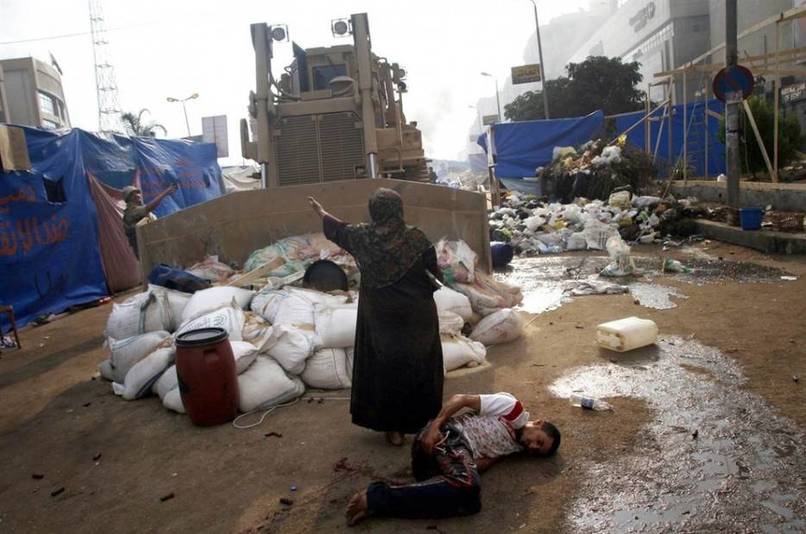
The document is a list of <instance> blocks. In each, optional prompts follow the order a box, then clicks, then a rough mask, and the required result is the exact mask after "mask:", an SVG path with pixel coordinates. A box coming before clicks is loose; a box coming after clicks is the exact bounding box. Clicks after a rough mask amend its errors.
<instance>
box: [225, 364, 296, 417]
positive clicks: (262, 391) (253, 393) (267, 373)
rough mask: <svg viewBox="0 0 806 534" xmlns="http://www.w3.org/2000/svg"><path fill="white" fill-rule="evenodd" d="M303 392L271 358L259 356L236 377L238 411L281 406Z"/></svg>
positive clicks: (293, 379) (294, 378) (294, 380)
mask: <svg viewBox="0 0 806 534" xmlns="http://www.w3.org/2000/svg"><path fill="white" fill-rule="evenodd" d="M304 392H305V386H304V385H303V383H302V381H301V380H300V379H299V378H297V377H293V378H289V377H288V376H287V375H286V374H285V372H284V371H283V368H282V367H280V365H279V364H278V363H277V362H275V361H274V360H273V359H271V358H267V357H266V356H259V357H258V358H257V359H256V360H255V363H253V364H252V365H251V366H250V367H249V369H247V370H246V371H245V372H244V373H243V374H241V375H238V409H240V410H241V411H242V412H251V411H252V410H257V409H258V408H269V407H271V406H274V405H277V404H281V403H283V402H286V401H289V400H291V399H294V398H296V397H299V396H300V395H302V394H303V393H304Z"/></svg>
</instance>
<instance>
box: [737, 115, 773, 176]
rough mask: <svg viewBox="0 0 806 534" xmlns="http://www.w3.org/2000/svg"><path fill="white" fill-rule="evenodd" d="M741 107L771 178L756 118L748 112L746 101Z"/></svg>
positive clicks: (769, 166) (768, 160)
mask: <svg viewBox="0 0 806 534" xmlns="http://www.w3.org/2000/svg"><path fill="white" fill-rule="evenodd" d="M742 105H743V106H744V112H745V113H746V114H747V118H748V119H749V120H750V126H751V127H752V128H753V133H754V134H755V135H756V141H757V142H758V146H759V148H760V149H761V155H762V156H764V163H765V164H766V165H767V172H769V173H770V176H773V169H772V163H770V156H769V154H767V147H765V146H764V141H763V140H762V139H761V134H760V133H759V131H758V126H757V125H756V118H755V117H753V112H752V111H751V110H750V104H748V103H747V100H742Z"/></svg>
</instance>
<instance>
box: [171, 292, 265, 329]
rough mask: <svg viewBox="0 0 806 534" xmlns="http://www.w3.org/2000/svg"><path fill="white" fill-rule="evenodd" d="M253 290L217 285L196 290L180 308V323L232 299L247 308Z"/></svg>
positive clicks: (216, 308)
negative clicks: (183, 306) (182, 307)
mask: <svg viewBox="0 0 806 534" xmlns="http://www.w3.org/2000/svg"><path fill="white" fill-rule="evenodd" d="M254 294H255V292H254V291H250V290H248V289H241V288H240V287H230V286H218V287H211V288H208V289H202V290H201V291H196V292H195V293H194V294H193V296H192V297H190V300H189V301H188V303H187V306H185V309H184V310H182V323H183V324H184V323H187V322H188V321H192V320H193V319H196V318H198V317H201V316H202V315H206V314H208V313H210V312H212V311H215V310H218V309H219V308H223V307H225V306H230V305H231V303H232V301H233V300H235V302H236V303H237V304H238V306H239V307H240V308H241V309H243V310H247V309H249V303H250V302H251V301H252V297H253V296H254Z"/></svg>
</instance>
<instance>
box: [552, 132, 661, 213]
mask: <svg viewBox="0 0 806 534" xmlns="http://www.w3.org/2000/svg"><path fill="white" fill-rule="evenodd" d="M655 174H656V173H655V168H654V165H653V164H652V160H651V158H650V157H649V156H648V155H647V154H645V153H644V152H642V151H640V150H638V149H635V148H633V147H631V146H629V145H627V144H626V138H624V137H623V136H622V138H619V139H618V140H617V141H616V143H615V144H612V145H607V144H606V143H605V141H604V140H603V139H597V140H593V141H588V142H587V143H585V144H584V145H582V146H581V147H579V149H576V148H574V147H554V153H553V158H552V162H551V163H550V164H549V165H547V166H546V167H543V168H541V169H538V172H537V175H538V177H539V178H540V181H541V184H543V194H544V195H550V196H551V197H552V198H558V199H560V200H562V201H563V202H565V203H569V202H571V201H572V200H573V199H574V198H577V197H584V198H589V199H598V200H606V199H607V198H608V197H609V196H610V194H611V193H613V192H614V191H615V190H617V189H618V188H622V187H627V186H629V187H630V188H632V190H633V191H638V190H640V189H641V188H643V187H645V186H646V185H647V184H648V183H649V180H650V178H651V177H652V176H655Z"/></svg>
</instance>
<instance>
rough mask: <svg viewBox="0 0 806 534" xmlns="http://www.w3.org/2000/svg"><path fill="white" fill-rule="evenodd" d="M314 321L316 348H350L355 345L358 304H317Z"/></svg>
mask: <svg viewBox="0 0 806 534" xmlns="http://www.w3.org/2000/svg"><path fill="white" fill-rule="evenodd" d="M314 321H315V323H316V337H317V338H318V339H317V344H318V346H320V347H327V348H335V349H345V348H347V347H352V346H353V345H355V326H356V322H357V321H358V303H357V302H354V303H351V304H317V305H316V307H315V308H314Z"/></svg>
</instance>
